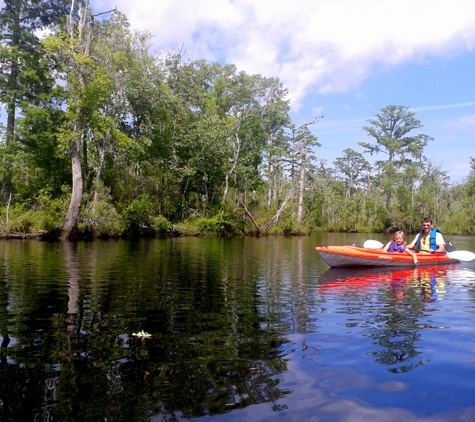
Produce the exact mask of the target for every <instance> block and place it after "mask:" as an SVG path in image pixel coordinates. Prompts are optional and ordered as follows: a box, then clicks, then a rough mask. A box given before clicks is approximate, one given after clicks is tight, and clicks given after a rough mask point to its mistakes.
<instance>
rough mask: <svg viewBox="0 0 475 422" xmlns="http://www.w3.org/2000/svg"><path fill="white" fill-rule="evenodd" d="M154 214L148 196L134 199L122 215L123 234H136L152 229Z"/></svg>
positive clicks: (153, 207)
mask: <svg viewBox="0 0 475 422" xmlns="http://www.w3.org/2000/svg"><path fill="white" fill-rule="evenodd" d="M154 214H155V206H154V204H153V201H152V198H151V197H150V196H149V195H141V196H140V197H139V198H138V199H134V200H133V201H132V202H131V204H130V205H129V206H128V207H127V208H126V209H125V212H124V214H123V219H124V222H125V232H126V233H128V234H138V233H140V232H143V231H144V230H145V231H147V230H149V229H150V228H152V227H153V222H154V220H153V215H154Z"/></svg>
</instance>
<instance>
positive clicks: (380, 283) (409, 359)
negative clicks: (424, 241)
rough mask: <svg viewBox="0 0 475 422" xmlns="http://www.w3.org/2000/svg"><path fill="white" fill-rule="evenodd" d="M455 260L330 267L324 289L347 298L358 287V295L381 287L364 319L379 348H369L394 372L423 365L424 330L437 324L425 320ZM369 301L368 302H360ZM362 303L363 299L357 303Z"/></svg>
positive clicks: (372, 355)
mask: <svg viewBox="0 0 475 422" xmlns="http://www.w3.org/2000/svg"><path fill="white" fill-rule="evenodd" d="M450 268H451V267H450V266H437V267H416V268H411V269H403V270H384V269H374V270H370V269H361V270H355V269H352V270H330V271H328V272H327V273H326V274H325V275H324V277H323V282H322V284H321V290H322V291H323V292H324V293H325V294H328V291H329V290H330V289H337V290H338V292H339V294H340V295H342V296H344V297H345V298H346V299H347V298H348V295H351V294H352V292H357V295H356V296H354V298H355V301H356V302H359V298H361V296H362V295H364V291H365V289H372V290H375V289H377V290H380V291H381V294H379V295H372V299H374V298H376V300H378V301H379V302H380V303H377V304H372V307H371V310H372V311H371V312H369V311H367V310H366V312H365V310H364V308H361V312H362V314H363V315H364V316H365V318H364V319H363V321H362V322H361V325H362V326H363V327H365V328H367V329H368V330H369V338H371V339H372V340H373V344H374V345H376V346H378V350H375V351H372V352H369V353H368V355H370V356H371V357H372V358H373V359H374V360H375V362H377V363H379V364H382V365H387V366H389V369H388V370H389V371H390V372H394V373H404V372H409V371H412V370H414V369H415V368H417V367H418V366H419V365H422V361H421V360H420V357H421V356H422V351H421V348H420V347H419V346H418V343H419V342H420V341H421V330H422V329H426V328H431V327H430V326H428V325H427V324H425V323H423V322H422V320H423V319H424V318H425V316H426V314H427V313H428V312H431V311H433V310H434V309H433V308H432V307H431V306H433V304H434V303H435V302H436V301H437V300H438V290H440V291H443V286H444V285H445V283H446V273H447V271H448V270H449V269H450ZM360 305H361V306H367V304H366V302H364V303H360ZM353 307H355V308H358V304H355V305H353Z"/></svg>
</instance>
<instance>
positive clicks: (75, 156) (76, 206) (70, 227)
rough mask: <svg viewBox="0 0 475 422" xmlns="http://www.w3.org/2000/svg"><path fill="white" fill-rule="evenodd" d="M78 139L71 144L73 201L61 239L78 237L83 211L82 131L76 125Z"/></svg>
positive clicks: (70, 204)
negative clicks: (77, 231)
mask: <svg viewBox="0 0 475 422" xmlns="http://www.w3.org/2000/svg"><path fill="white" fill-rule="evenodd" d="M75 129H78V130H76V131H75V132H76V134H77V137H76V139H74V141H73V142H72V144H71V157H72V158H71V169H72V172H73V190H72V192H71V201H70V203H69V209H68V214H67V215H66V219H65V220H64V223H63V228H62V233H61V238H62V239H69V240H73V239H74V237H75V235H76V227H77V222H78V219H79V212H80V211H81V197H82V189H83V181H82V168H81V154H80V148H81V147H80V136H81V133H82V131H81V130H79V125H78V124H76V128H75Z"/></svg>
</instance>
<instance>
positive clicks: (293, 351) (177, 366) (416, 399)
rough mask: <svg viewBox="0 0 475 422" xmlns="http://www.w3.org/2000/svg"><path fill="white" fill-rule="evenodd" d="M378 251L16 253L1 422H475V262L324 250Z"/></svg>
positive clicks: (203, 243)
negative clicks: (405, 265)
mask: <svg viewBox="0 0 475 422" xmlns="http://www.w3.org/2000/svg"><path fill="white" fill-rule="evenodd" d="M367 238H372V239H376V240H380V241H385V240H386V239H387V238H386V237H384V236H382V235H371V236H368V235H362V234H352V235H343V234H315V235H312V236H305V237H268V238H261V239H256V238H233V239H219V238H194V237H193V238H178V239H166V240H158V239H156V240H142V241H137V242H132V241H125V240H121V241H96V242H93V243H79V244H76V245H74V244H69V243H64V244H63V243H54V244H51V243H42V242H36V241H28V242H23V241H3V242H0V339H1V355H0V358H1V360H0V420H2V421H28V420H32V421H33V420H34V421H174V420H187V419H200V418H204V417H206V420H212V421H241V420H247V421H249V422H252V421H267V420H275V421H278V420H282V421H287V420H289V421H302V420H312V421H401V420H405V421H429V420H434V421H435V420H437V421H462V420H464V421H469V420H475V329H474V328H475V262H470V263H461V264H454V265H450V266H439V267H419V268H413V269H405V270H401V269H395V270H385V269H379V270H377V271H371V270H351V271H349V270H335V269H332V270H330V269H328V267H327V266H326V265H325V264H324V263H323V262H322V261H321V260H320V259H319V258H318V255H317V254H316V252H315V251H314V247H315V246H316V245H320V244H327V245H330V244H348V243H355V244H357V245H358V244H359V245H362V243H363V242H364V240H366V239H367ZM452 240H453V241H454V243H455V244H456V246H457V248H458V249H459V250H471V251H475V238H468V237H453V238H452ZM141 330H144V331H145V332H147V333H149V334H151V337H150V338H144V339H141V338H139V337H135V336H133V335H132V334H133V333H137V332H139V331H141Z"/></svg>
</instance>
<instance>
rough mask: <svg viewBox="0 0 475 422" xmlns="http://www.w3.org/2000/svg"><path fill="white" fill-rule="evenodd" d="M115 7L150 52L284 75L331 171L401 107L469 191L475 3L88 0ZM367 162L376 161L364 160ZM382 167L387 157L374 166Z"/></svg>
mask: <svg viewBox="0 0 475 422" xmlns="http://www.w3.org/2000/svg"><path fill="white" fill-rule="evenodd" d="M90 6H91V7H92V9H93V11H94V13H100V12H104V11H107V10H110V9H113V8H115V7H117V9H118V10H119V11H121V12H123V13H125V15H126V16H127V18H128V20H129V22H130V24H131V27H132V28H133V29H137V30H148V31H150V32H151V34H152V35H153V45H152V47H151V52H155V53H157V54H160V53H163V52H171V53H178V52H179V51H180V50H181V49H183V50H185V59H190V60H195V59H206V60H207V61H209V62H216V61H218V62H220V63H222V64H224V63H232V64H235V65H236V66H237V67H238V70H243V71H245V72H246V73H249V74H261V75H262V76H266V77H278V78H279V79H280V80H281V81H282V82H283V84H284V86H285V87H286V88H287V89H288V90H289V99H290V101H291V107H292V108H291V118H292V120H293V123H294V124H295V125H301V124H302V123H303V122H310V121H312V120H313V118H314V117H316V116H319V115H321V114H322V111H323V114H324V117H323V118H322V119H321V120H320V121H318V122H317V123H316V124H314V125H312V126H310V127H309V129H311V131H312V133H313V134H314V135H315V136H317V137H318V141H319V142H320V144H321V145H322V146H321V147H320V148H317V149H316V151H315V153H316V155H317V157H318V158H320V159H323V160H326V162H327V164H328V165H332V164H333V161H334V160H335V159H336V158H337V157H341V156H342V152H343V151H344V150H345V149H346V148H352V149H354V150H355V151H358V152H361V153H363V149H362V148H361V147H360V146H359V145H358V142H370V141H371V139H372V138H370V137H369V136H368V135H367V133H366V132H365V131H364V130H363V129H362V127H363V126H367V125H368V122H367V120H368V119H371V118H374V117H375V114H376V113H378V112H380V110H381V109H382V108H383V107H386V106H388V105H403V106H407V107H409V108H410V110H411V111H413V112H414V113H416V116H415V117H416V118H417V119H419V120H420V121H421V123H422V125H423V128H422V129H420V130H418V131H414V132H413V133H414V134H417V133H423V134H426V135H428V136H431V137H432V138H434V140H433V141H431V142H430V143H429V144H428V146H427V147H426V149H425V155H426V156H427V158H428V159H429V160H430V161H431V162H432V164H433V165H434V166H436V167H439V168H440V169H441V170H442V171H445V172H447V175H448V176H449V177H450V179H451V181H452V182H454V183H458V182H462V181H463V180H464V178H465V177H466V176H467V175H468V174H469V171H470V165H469V164H470V157H475V142H474V138H475V83H474V82H475V51H474V50H475V0H173V1H172V0H153V1H150V0H132V1H131V0H90ZM365 157H366V158H367V159H368V160H370V161H371V157H370V156H365ZM377 158H378V159H385V157H384V155H383V156H380V157H377Z"/></svg>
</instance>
